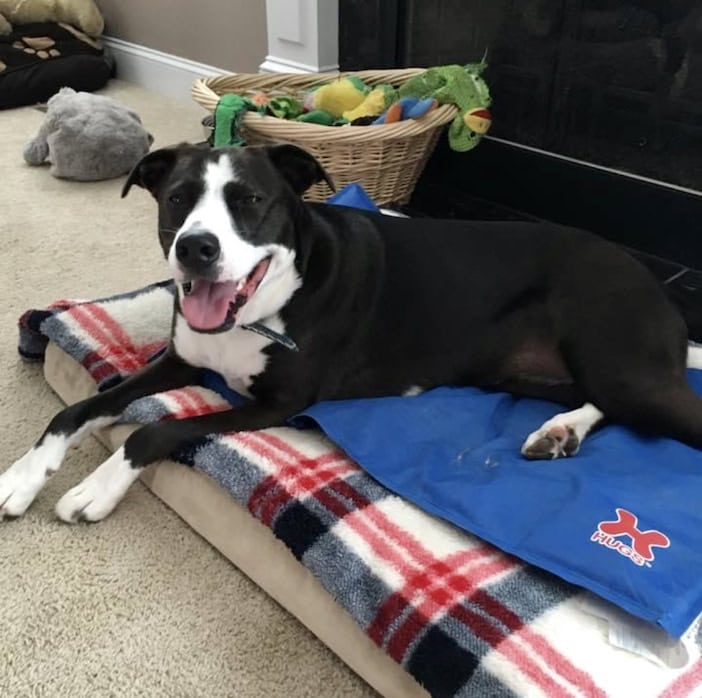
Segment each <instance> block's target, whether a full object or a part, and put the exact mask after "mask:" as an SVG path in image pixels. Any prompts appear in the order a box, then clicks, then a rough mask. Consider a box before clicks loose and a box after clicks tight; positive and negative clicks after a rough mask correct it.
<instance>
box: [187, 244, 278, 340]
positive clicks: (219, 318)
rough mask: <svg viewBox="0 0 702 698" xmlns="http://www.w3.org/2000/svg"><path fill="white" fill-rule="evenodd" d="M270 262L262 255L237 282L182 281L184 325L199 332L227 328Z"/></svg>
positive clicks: (247, 299) (250, 294) (259, 281)
mask: <svg viewBox="0 0 702 698" xmlns="http://www.w3.org/2000/svg"><path fill="white" fill-rule="evenodd" d="M270 263H271V258H270V257H266V258H265V259H264V260H262V261H260V262H259V263H258V264H257V265H256V266H255V267H254V268H253V271H252V272H251V273H250V274H249V275H248V276H246V277H244V278H243V279H241V280H240V281H238V282H236V281H205V280H204V279H194V280H192V281H187V282H185V283H184V284H183V294H184V295H183V298H182V300H181V302H180V309H181V311H182V312H183V315H184V317H185V319H186V320H187V322H188V325H190V327H192V328H193V329H194V330H198V331H200V332H222V331H224V330H226V329H228V328H229V327H231V326H232V325H233V324H234V323H235V322H236V316H237V314H238V313H239V311H240V310H241V309H242V308H243V307H244V306H245V305H246V304H247V303H248V302H249V300H250V299H251V296H253V294H254V293H256V290H257V289H258V287H259V286H260V285H261V282H262V281H263V277H264V276H265V275H266V272H267V271H268V267H269V265H270Z"/></svg>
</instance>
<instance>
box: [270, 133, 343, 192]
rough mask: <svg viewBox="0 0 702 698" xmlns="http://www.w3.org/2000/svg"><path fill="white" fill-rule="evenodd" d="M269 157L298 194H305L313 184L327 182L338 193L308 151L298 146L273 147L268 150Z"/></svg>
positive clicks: (330, 179)
mask: <svg viewBox="0 0 702 698" xmlns="http://www.w3.org/2000/svg"><path fill="white" fill-rule="evenodd" d="M266 150H267V151H268V157H269V158H270V159H271V161H272V163H273V164H274V165H275V166H276V168H277V170H278V171H279V172H280V174H282V175H283V177H284V178H285V180H286V181H287V183H288V184H289V185H290V186H291V187H292V189H293V191H294V192H295V193H296V194H304V193H305V192H306V191H307V190H308V189H309V188H310V187H311V186H312V185H313V184H316V183H317V182H322V181H324V182H326V183H327V185H328V186H329V188H330V189H331V190H332V191H336V187H335V186H334V182H333V181H332V178H331V177H330V176H329V175H328V174H327V173H326V172H325V170H324V168H323V167H322V166H321V165H320V164H319V163H318V162H317V160H315V158H314V157H312V156H311V155H310V154H309V153H308V152H307V151H306V150H303V149H302V148H298V147H297V146H296V145H273V146H270V147H268V148H266Z"/></svg>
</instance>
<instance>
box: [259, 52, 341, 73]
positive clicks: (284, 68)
mask: <svg viewBox="0 0 702 698" xmlns="http://www.w3.org/2000/svg"><path fill="white" fill-rule="evenodd" d="M259 70H260V71H261V72H262V73H300V74H304V73H336V72H338V70H339V64H338V63H336V64H334V65H322V66H316V65H308V64H307V63H298V62H297V61H291V60H288V59H286V58H278V57H277V56H266V60H265V61H263V63H261V66H260V67H259Z"/></svg>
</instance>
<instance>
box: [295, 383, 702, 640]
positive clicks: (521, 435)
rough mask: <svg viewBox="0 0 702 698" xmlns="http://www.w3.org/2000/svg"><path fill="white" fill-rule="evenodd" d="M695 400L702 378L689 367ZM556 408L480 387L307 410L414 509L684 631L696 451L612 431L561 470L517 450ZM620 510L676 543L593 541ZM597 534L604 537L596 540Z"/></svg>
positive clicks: (698, 564)
mask: <svg viewBox="0 0 702 698" xmlns="http://www.w3.org/2000/svg"><path fill="white" fill-rule="evenodd" d="M689 374H690V381H691V383H692V385H693V387H694V389H695V390H696V391H697V392H698V393H700V394H702V371H690V372H689ZM562 411H563V408H562V407H561V406H558V405H554V404H553V403H549V402H545V401H540V400H528V399H517V398H514V397H512V396H510V395H508V394H505V393H486V392H483V391H481V390H478V389H474V388H438V389H436V390H432V391H430V392H427V393H425V394H423V395H420V396H417V397H411V398H378V399H369V400H345V401H336V402H326V403H320V404H318V405H314V406H313V407H311V408H310V409H308V410H307V411H306V412H305V413H304V416H299V417H298V418H296V419H295V420H294V423H295V425H296V426H309V424H310V421H309V420H313V422H314V423H316V424H318V425H319V426H320V427H321V428H322V429H323V430H324V431H325V432H326V434H327V435H328V436H329V437H330V438H331V439H332V440H333V441H335V442H336V443H337V444H339V446H341V447H342V448H343V449H344V450H345V451H346V452H347V453H348V454H349V455H350V456H351V457H352V458H353V459H354V460H355V461H357V462H358V463H359V464H360V465H361V466H362V467H363V468H364V469H365V470H366V471H367V472H368V473H370V474H371V475H372V476H373V477H375V478H376V479H377V480H378V481H379V482H380V483H382V484H383V485H385V486H386V487H388V488H389V489H391V490H394V491H395V492H397V493H398V494H399V495H401V496H402V497H404V498H406V499H408V500H410V501H411V502H414V503H415V504H416V505H417V506H419V507H421V508H422V509H424V510H426V511H428V512H430V513H433V514H435V515H438V516H440V517H442V518H444V519H446V520H448V521H450V522H452V523H453V524H455V525H456V526H458V527H460V528H462V529H465V530H466V531H469V532H471V533H474V534H476V535H478V536H480V537H481V538H483V539H485V540H487V541H489V542H491V543H493V544H494V545H496V546H498V547H499V548H501V549H503V550H505V551H507V552H510V553H513V554H514V555H516V556H517V557H520V558H522V559H523V560H526V561H527V562H530V563H532V564H534V565H537V566H539V567H542V568H544V569H546V570H549V571H550V572H553V573H555V574H557V575H559V576H560V577H562V578H564V579H566V580H568V581H571V582H574V583H576V584H579V585H580V586H583V587H585V588H587V589H590V590H591V591H593V592H595V593H597V594H599V595H601V596H603V597H605V598H607V599H609V600H610V601H612V602H614V603H615V604H617V605H619V606H621V607H623V608H624V609H626V610H627V611H629V612H630V613H633V614H635V615H637V616H639V617H641V618H643V619H645V620H648V621H651V622H653V623H656V624H658V625H659V626H661V627H662V628H664V629H665V630H667V631H668V632H669V633H671V634H672V635H675V636H680V635H682V634H683V633H684V631H685V630H686V629H687V628H688V626H689V625H690V624H691V623H692V621H693V620H694V619H695V617H696V616H697V615H698V614H699V613H700V612H701V611H702V452H700V451H698V450H696V449H693V448H690V447H688V446H685V445H683V444H682V443H679V442H677V441H673V440H671V439H666V438H660V437H655V438H654V437H645V436H642V435H640V434H635V433H634V432H633V431H630V430H628V429H626V428H623V427H620V426H613V425H610V426H605V427H604V428H602V429H601V430H599V431H596V432H595V433H593V434H592V435H590V436H589V437H588V438H587V439H586V440H585V441H584V443H583V445H582V448H581V450H580V452H579V453H578V454H577V456H575V457H572V458H561V459H559V460H556V461H529V460H526V459H524V458H523V457H522V456H521V455H520V447H521V444H522V442H523V441H524V439H525V438H526V436H527V435H528V434H529V433H531V432H532V431H534V430H535V429H537V428H538V427H539V426H541V424H542V423H543V422H544V421H546V420H547V419H549V418H550V417H552V416H554V414H556V413H558V412H562ZM618 508H622V509H625V510H627V511H628V512H631V513H633V514H635V515H636V516H637V517H638V528H639V529H643V530H645V531H649V530H652V529H656V530H658V531H660V532H662V533H664V534H665V535H666V536H667V537H668V538H669V540H670V545H669V547H667V548H663V547H655V548H652V550H653V552H654V555H655V557H654V559H653V560H651V561H650V562H649V561H643V562H642V560H641V559H640V558H639V560H638V564H637V563H636V562H634V561H633V560H632V559H631V554H630V552H631V550H632V547H631V546H632V545H633V543H634V538H633V537H630V536H628V535H626V534H621V535H617V536H613V537H612V538H611V539H610V544H611V545H613V546H616V547H618V548H622V546H627V547H624V548H623V553H625V554H629V556H625V554H622V551H619V552H618V550H616V549H613V547H608V546H607V545H606V544H600V543H598V542H595V541H592V540H591V537H592V536H593V534H595V533H597V531H598V525H599V524H600V522H608V521H615V520H617V513H616V510H617V509H618ZM598 535H599V537H600V538H602V535H603V534H602V533H599V534H598Z"/></svg>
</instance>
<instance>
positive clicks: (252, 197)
mask: <svg viewBox="0 0 702 698" xmlns="http://www.w3.org/2000/svg"><path fill="white" fill-rule="evenodd" d="M239 201H240V203H242V204H244V205H246V206H251V205H252V204H257V203H258V202H259V201H261V197H260V196H256V194H249V195H247V196H242V197H241V199H239Z"/></svg>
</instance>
